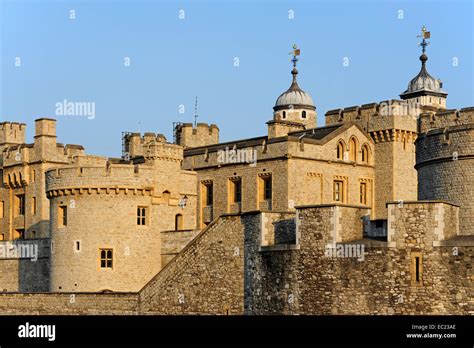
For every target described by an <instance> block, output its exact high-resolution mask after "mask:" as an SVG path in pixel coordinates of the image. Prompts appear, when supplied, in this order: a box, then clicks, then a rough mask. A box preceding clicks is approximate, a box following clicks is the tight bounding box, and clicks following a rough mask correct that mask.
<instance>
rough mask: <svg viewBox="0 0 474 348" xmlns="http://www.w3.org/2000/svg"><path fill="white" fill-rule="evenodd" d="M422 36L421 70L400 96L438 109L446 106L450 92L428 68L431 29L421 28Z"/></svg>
mask: <svg viewBox="0 0 474 348" xmlns="http://www.w3.org/2000/svg"><path fill="white" fill-rule="evenodd" d="M418 37H421V38H422V39H423V40H422V41H421V43H420V46H421V47H422V54H421V56H420V61H421V70H420V72H419V73H418V74H417V75H416V76H415V77H414V78H413V79H411V80H410V82H409V83H408V88H407V89H406V91H405V92H403V93H402V94H400V98H402V99H403V100H407V101H409V102H413V103H417V104H420V105H421V106H431V107H435V108H437V109H445V108H446V97H447V96H448V93H447V92H445V91H444V90H443V83H442V82H441V80H439V79H437V78H435V77H433V76H431V75H430V74H429V73H428V70H427V68H426V62H427V60H428V56H427V55H426V46H428V45H429V42H428V41H426V39H429V38H430V37H431V34H430V32H429V31H427V30H426V27H425V26H423V28H422V29H421V35H419V36H418Z"/></svg>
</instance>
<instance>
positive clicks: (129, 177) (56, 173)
mask: <svg viewBox="0 0 474 348" xmlns="http://www.w3.org/2000/svg"><path fill="white" fill-rule="evenodd" d="M153 185H154V169H153V167H151V166H148V165H139V164H135V165H129V164H109V165H106V166H100V167H94V166H74V167H65V168H55V169H51V170H48V171H46V192H47V195H48V196H51V195H55V194H57V192H58V191H60V192H63V193H66V194H67V193H69V194H72V193H79V194H81V193H91V192H92V191H94V192H95V193H106V194H108V193H111V192H115V193H118V190H122V191H124V192H125V193H130V194H133V193H135V194H136V193H137V190H138V191H139V192H140V194H145V191H143V190H146V191H151V189H152V188H153ZM55 192H56V193H55Z"/></svg>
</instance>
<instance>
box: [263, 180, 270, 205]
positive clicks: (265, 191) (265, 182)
mask: <svg viewBox="0 0 474 348" xmlns="http://www.w3.org/2000/svg"><path fill="white" fill-rule="evenodd" d="M263 199H264V200H270V199H272V177H271V176H269V177H265V178H263Z"/></svg>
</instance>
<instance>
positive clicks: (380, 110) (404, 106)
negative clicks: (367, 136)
mask: <svg viewBox="0 0 474 348" xmlns="http://www.w3.org/2000/svg"><path fill="white" fill-rule="evenodd" d="M421 112H422V108H421V105H419V104H417V103H413V102H408V101H405V100H398V99H391V100H384V101H381V102H379V103H369V104H363V105H360V106H359V105H356V106H350V107H346V108H343V109H333V110H329V111H328V112H326V115H325V117H326V126H329V125H334V124H341V123H360V124H361V126H362V127H363V128H364V129H365V130H366V131H367V132H374V131H380V130H387V129H400V130H405V131H412V132H416V130H417V126H416V119H417V117H418V115H419V114H420V113H421Z"/></svg>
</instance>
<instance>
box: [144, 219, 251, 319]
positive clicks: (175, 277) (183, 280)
mask: <svg viewBox="0 0 474 348" xmlns="http://www.w3.org/2000/svg"><path fill="white" fill-rule="evenodd" d="M243 259H244V234H243V225H242V221H241V217H240V215H224V216H221V217H220V218H219V219H217V220H214V221H213V222H212V223H211V224H210V225H209V226H207V228H205V229H204V230H203V231H202V232H201V233H200V234H199V235H198V236H196V238H194V239H193V241H192V242H191V243H190V244H188V245H187V246H186V247H185V248H184V249H183V251H182V252H181V253H180V254H179V255H178V256H176V257H175V258H174V259H173V260H172V261H171V262H170V263H168V264H167V265H166V266H165V267H164V268H163V270H162V271H161V272H160V273H158V274H157V275H156V276H155V277H154V278H153V279H152V280H151V281H150V282H149V283H148V284H147V285H146V286H145V287H144V288H143V289H142V290H141V291H140V294H139V301H140V310H141V312H142V313H147V314H242V313H243V302H244V298H243V288H244V284H243Z"/></svg>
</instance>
